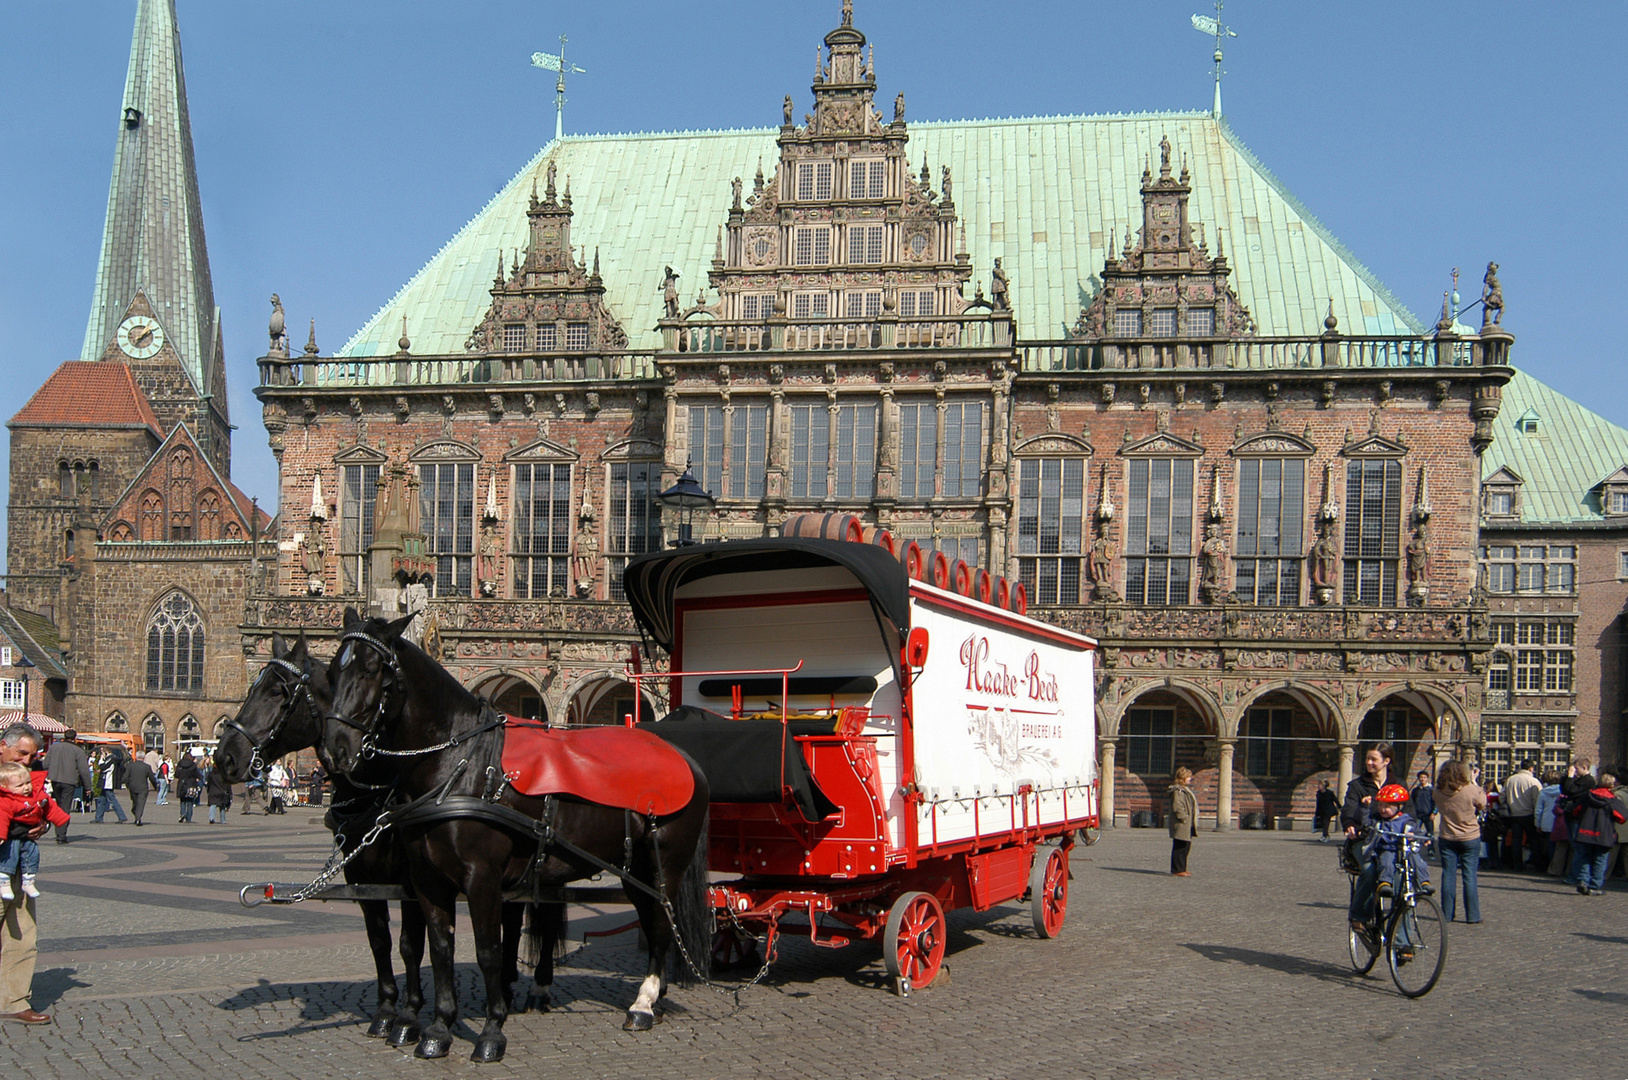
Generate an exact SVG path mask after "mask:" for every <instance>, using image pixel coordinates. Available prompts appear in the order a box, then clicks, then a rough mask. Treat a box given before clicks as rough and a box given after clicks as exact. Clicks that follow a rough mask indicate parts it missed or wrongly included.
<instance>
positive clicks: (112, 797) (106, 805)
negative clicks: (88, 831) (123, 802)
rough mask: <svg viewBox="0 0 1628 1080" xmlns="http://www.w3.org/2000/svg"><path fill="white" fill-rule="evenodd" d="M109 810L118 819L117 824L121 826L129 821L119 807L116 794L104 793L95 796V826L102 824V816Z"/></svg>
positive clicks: (122, 809) (111, 792) (112, 792)
mask: <svg viewBox="0 0 1628 1080" xmlns="http://www.w3.org/2000/svg"><path fill="white" fill-rule="evenodd" d="M109 809H111V810H112V811H113V813H114V815H115V816H117V817H118V819H119V824H121V825H122V824H124V823H125V822H126V821H127V820H129V819H128V817H127V816H126V815H125V812H124V807H122V806H120V805H119V795H118V792H116V791H104V792H102V793H101V794H100V795H98V796H96V824H98V825H100V824H101V823H102V815H103V814H105V813H107V812H108V810H109Z"/></svg>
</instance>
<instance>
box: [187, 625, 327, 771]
mask: <svg viewBox="0 0 1628 1080" xmlns="http://www.w3.org/2000/svg"><path fill="white" fill-rule="evenodd" d="M330 702H331V696H330V693H329V688H328V667H327V665H326V664H324V663H323V662H322V661H321V660H318V659H317V658H316V657H314V656H312V655H311V651H310V647H309V646H308V644H307V643H306V640H305V632H304V631H301V632H300V636H299V638H298V639H297V640H296V641H295V642H294V646H293V647H292V648H290V647H289V646H288V644H287V642H285V641H284V640H283V636H282V635H281V634H273V635H272V636H271V662H270V663H268V664H267V665H266V666H265V667H263V668H261V669H260V674H259V675H257V676H255V680H254V682H253V683H252V684H251V685H250V686H249V693H248V695H247V696H246V697H245V698H244V699H243V705H242V707H241V708H239V709H238V711H237V716H236V717H235V718H233V719H232V720H228V721H227V722H226V724H225V729H224V730H223V731H222V732H221V737H220V743H219V745H218V746H216V748H215V765H216V766H217V767H218V768H220V769H223V770H224V771H225V775H226V777H227V779H228V780H229V781H230V782H231V783H237V782H239V781H241V780H244V779H246V778H247V777H248V776H250V775H252V774H254V773H256V772H258V771H259V769H260V767H261V766H262V765H263V764H265V763H266V762H270V761H275V760H277V759H278V758H280V757H282V756H283V755H284V754H288V753H291V752H292V751H295V750H300V749H303V748H305V747H307V746H315V745H316V742H317V739H318V738H319V737H320V735H321V732H322V717H323V716H324V715H325V714H326V713H327V711H328V708H329V705H330Z"/></svg>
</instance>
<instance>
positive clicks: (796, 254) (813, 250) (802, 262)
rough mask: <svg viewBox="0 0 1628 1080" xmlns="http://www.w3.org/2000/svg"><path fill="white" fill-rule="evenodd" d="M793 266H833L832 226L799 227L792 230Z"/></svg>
mask: <svg viewBox="0 0 1628 1080" xmlns="http://www.w3.org/2000/svg"><path fill="white" fill-rule="evenodd" d="M792 265H793V266H830V265H831V226H829V225H799V226H797V227H796V228H795V229H793V230H792Z"/></svg>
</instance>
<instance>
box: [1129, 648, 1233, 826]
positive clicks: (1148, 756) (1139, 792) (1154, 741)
mask: <svg viewBox="0 0 1628 1080" xmlns="http://www.w3.org/2000/svg"><path fill="white" fill-rule="evenodd" d="M1122 700H1123V701H1124V702H1125V704H1124V706H1123V707H1122V708H1120V709H1119V710H1118V711H1117V712H1114V713H1112V714H1108V715H1106V716H1105V717H1104V722H1103V731H1102V773H1101V775H1102V777H1103V789H1102V805H1103V807H1104V815H1105V816H1106V815H1107V814H1108V813H1109V812H1111V810H1119V809H1123V810H1124V811H1125V812H1126V813H1128V814H1135V813H1137V812H1140V811H1152V812H1153V813H1154V814H1156V815H1158V816H1159V817H1160V818H1162V817H1163V814H1164V804H1165V790H1166V787H1167V785H1168V784H1169V782H1170V775H1171V773H1173V772H1174V771H1175V770H1176V768H1177V767H1178V766H1181V765H1185V766H1187V767H1188V768H1189V769H1192V770H1193V776H1194V779H1193V789H1194V791H1195V793H1197V795H1198V799H1199V808H1200V810H1201V811H1203V810H1205V809H1206V808H1209V809H1211V810H1212V811H1213V810H1214V809H1215V808H1216V807H1217V806H1218V805H1219V800H1221V799H1222V798H1223V797H1225V798H1226V799H1229V800H1230V797H1231V795H1230V790H1229V789H1228V787H1227V785H1225V784H1223V783H1219V782H1218V777H1219V773H1218V770H1217V764H1218V759H1217V758H1216V757H1215V756H1213V755H1212V754H1211V752H1210V748H1211V747H1214V746H1215V745H1216V743H1217V737H1218V735H1219V733H1220V732H1221V730H1222V713H1221V707H1220V704H1219V703H1218V702H1217V701H1216V700H1215V697H1214V696H1213V695H1212V694H1211V693H1210V692H1209V691H1208V690H1206V689H1204V688H1203V687H1200V686H1198V685H1197V684H1194V683H1190V682H1187V681H1185V680H1182V679H1155V680H1150V681H1147V682H1144V683H1141V684H1133V685H1131V686H1129V687H1127V688H1125V689H1124V691H1123V692H1122ZM1228 748H1229V749H1230V744H1228ZM1121 789H1123V791H1122V792H1121ZM1110 808H1111V809H1110ZM1223 808H1225V809H1228V810H1229V812H1230V802H1229V803H1228V804H1226V806H1225V807H1223Z"/></svg>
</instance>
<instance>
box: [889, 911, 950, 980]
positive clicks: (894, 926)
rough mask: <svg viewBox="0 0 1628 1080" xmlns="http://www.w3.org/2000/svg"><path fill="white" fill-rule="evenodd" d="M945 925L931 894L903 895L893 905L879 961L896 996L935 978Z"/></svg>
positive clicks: (941, 959)
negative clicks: (896, 991)
mask: <svg viewBox="0 0 1628 1080" xmlns="http://www.w3.org/2000/svg"><path fill="white" fill-rule="evenodd" d="M948 941H949V924H948V923H946V922H945V920H944V908H943V906H942V905H940V904H939V902H938V899H937V898H936V897H934V896H933V895H932V894H931V893H924V892H907V893H905V894H904V895H903V896H901V897H899V898H898V899H897V900H895V901H894V902H893V907H892V908H891V909H889V911H888V915H887V931H886V933H885V935H884V936H883V938H882V962H883V964H885V965H886V967H887V973H888V974H889V975H891V976H892V977H893V979H894V985H895V986H896V987H898V989H899V991H900V993H904V994H908V993H909V992H910V991H911V990H912V989H916V990H919V989H920V988H922V987H923V986H927V985H929V984H931V983H932V981H933V980H934V979H936V978H937V977H938V970H939V968H940V967H941V966H942V965H943V963H944V946H945V945H946V944H947V943H948Z"/></svg>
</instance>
